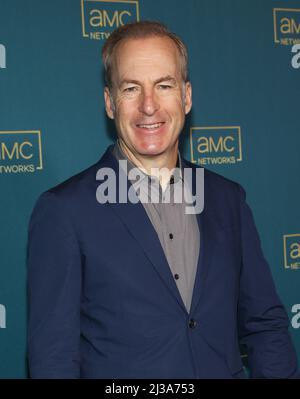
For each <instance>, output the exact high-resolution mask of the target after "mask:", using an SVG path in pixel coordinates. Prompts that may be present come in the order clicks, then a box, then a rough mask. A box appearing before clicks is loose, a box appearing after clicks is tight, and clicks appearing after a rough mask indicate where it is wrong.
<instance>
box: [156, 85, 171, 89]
mask: <svg viewBox="0 0 300 399" xmlns="http://www.w3.org/2000/svg"><path fill="white" fill-rule="evenodd" d="M158 88H159V89H161V90H168V89H172V86H171V85H162V84H160V85H158Z"/></svg>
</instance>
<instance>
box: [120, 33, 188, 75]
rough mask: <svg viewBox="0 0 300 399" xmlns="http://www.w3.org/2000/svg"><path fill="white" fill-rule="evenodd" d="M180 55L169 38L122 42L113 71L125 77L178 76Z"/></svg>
mask: <svg viewBox="0 0 300 399" xmlns="http://www.w3.org/2000/svg"><path fill="white" fill-rule="evenodd" d="M180 61H181V60H180V53H179V50H178V48H177V46H176V45H175V43H174V42H173V40H172V39H170V38H169V37H165V36H163V37H155V36H154V37H152V36H151V37H147V38H143V39H128V40H123V41H122V42H120V43H119V44H118V46H117V48H116V49H115V54H114V60H113V69H114V70H115V71H116V72H117V75H118V76H117V77H118V78H122V77H124V76H123V75H124V74H125V75H127V74H130V75H134V74H141V75H143V74H144V75H145V74H146V75H147V76H149V75H156V74H157V73H158V74H159V73H164V74H172V75H174V74H175V75H176V74H177V73H180V67H181V63H180ZM145 77H146V76H145Z"/></svg>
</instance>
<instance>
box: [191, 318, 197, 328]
mask: <svg viewBox="0 0 300 399" xmlns="http://www.w3.org/2000/svg"><path fill="white" fill-rule="evenodd" d="M196 325H197V322H196V320H194V319H191V320H190V321H189V327H190V328H196Z"/></svg>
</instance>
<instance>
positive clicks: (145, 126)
mask: <svg viewBox="0 0 300 399" xmlns="http://www.w3.org/2000/svg"><path fill="white" fill-rule="evenodd" d="M164 123H165V122H158V123H152V124H144V123H143V124H142V123H141V124H137V125H136V126H137V127H138V128H140V129H147V130H155V129H159V128H160V127H161V126H162V125H163V124H164Z"/></svg>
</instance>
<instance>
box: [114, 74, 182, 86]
mask: <svg viewBox="0 0 300 399" xmlns="http://www.w3.org/2000/svg"><path fill="white" fill-rule="evenodd" d="M161 82H170V83H173V84H177V80H176V79H175V78H173V77H172V76H171V75H167V76H163V77H161V78H159V79H156V80H155V81H154V84H158V83H161ZM130 83H131V84H132V83H134V84H136V85H140V84H141V82H139V81H138V80H135V79H124V80H122V81H121V83H120V86H119V87H121V86H123V85H124V84H130Z"/></svg>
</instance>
